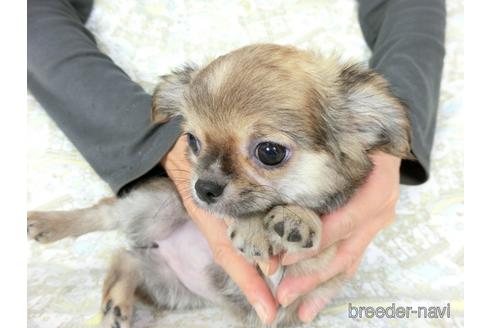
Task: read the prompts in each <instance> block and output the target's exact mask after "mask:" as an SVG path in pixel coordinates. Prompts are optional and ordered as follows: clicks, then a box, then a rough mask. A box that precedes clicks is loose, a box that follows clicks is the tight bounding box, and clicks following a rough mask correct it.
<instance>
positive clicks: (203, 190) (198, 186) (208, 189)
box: [195, 180, 225, 204]
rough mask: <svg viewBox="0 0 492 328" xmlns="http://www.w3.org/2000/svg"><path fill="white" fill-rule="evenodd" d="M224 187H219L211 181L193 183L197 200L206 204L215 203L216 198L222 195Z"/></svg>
mask: <svg viewBox="0 0 492 328" xmlns="http://www.w3.org/2000/svg"><path fill="white" fill-rule="evenodd" d="M224 188H225V186H221V185H219V184H218V183H215V182H213V181H206V180H198V181H197V182H196V183H195V190H196V194H197V195H198V198H200V199H201V200H203V201H204V202H206V203H207V204H211V203H215V202H216V201H217V198H218V197H219V196H220V195H222V192H223V191H224Z"/></svg>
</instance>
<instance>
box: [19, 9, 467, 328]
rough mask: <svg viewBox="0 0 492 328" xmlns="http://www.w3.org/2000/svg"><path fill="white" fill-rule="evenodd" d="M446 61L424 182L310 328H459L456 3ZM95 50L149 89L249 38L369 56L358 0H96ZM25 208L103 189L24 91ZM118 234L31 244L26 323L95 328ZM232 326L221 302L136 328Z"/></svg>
mask: <svg viewBox="0 0 492 328" xmlns="http://www.w3.org/2000/svg"><path fill="white" fill-rule="evenodd" d="M447 11H448V20H447V30H446V58H445V66H444V75H443V81H442V86H441V96H440V106H439V115H438V121H437V132H436V136H435V144H434V150H433V154H432V171H431V178H430V180H429V181H428V182H427V183H425V184H424V185H421V186H415V187H406V186H402V189H401V200H400V203H399V205H398V219H397V221H396V222H395V224H393V225H392V226H390V227H389V228H387V229H386V230H384V231H383V232H382V233H380V234H379V236H378V237H377V238H376V239H375V240H374V242H373V243H372V244H371V245H370V247H369V248H368V250H367V253H366V255H365V258H364V260H363V262H362V264H361V265H360V268H359V271H358V273H357V274H356V276H355V277H354V278H353V280H352V281H351V282H350V283H349V284H348V285H347V286H346V287H345V288H344V289H343V290H342V291H341V292H340V293H339V295H338V297H337V298H335V300H334V301H333V303H332V304H331V305H329V306H328V307H327V308H326V309H325V310H324V311H323V312H322V314H321V316H320V318H319V319H318V320H317V321H315V322H314V323H312V324H311V325H309V327H326V326H330V327H346V326H354V327H367V326H370V327H388V326H391V327H408V326H418V327H444V326H457V327H460V326H462V325H463V306H464V304H463V302H464V301H463V270H464V265H463V243H464V242H463V226H464V222H463V219H464V217H463V116H464V107H463V87H464V80H463V51H464V50H463V46H464V45H463V41H464V37H463V1H461V0H448V1H447ZM87 25H88V28H89V29H90V30H91V31H92V32H93V33H94V35H95V37H96V39H97V41H98V44H99V47H100V48H101V49H102V51H103V52H105V53H107V54H108V55H109V56H110V57H111V58H112V59H113V60H114V61H115V62H116V64H117V65H119V66H120V67H121V68H122V69H123V70H124V71H125V72H126V73H128V74H129V75H130V77H131V78H132V79H133V80H135V81H136V82H138V83H140V84H141V85H142V86H143V87H144V88H145V90H147V91H148V92H149V93H150V92H152V89H153V87H154V85H155V83H156V82H157V79H158V76H160V75H163V74H166V73H168V72H169V71H170V70H171V69H172V68H173V67H176V66H179V65H180V64H182V63H184V62H187V61H194V62H197V63H205V62H207V61H208V60H209V59H212V58H214V57H216V56H218V55H222V54H224V53H226V52H228V51H230V50H233V49H235V48H238V47H241V46H244V45H247V44H251V43H257V42H273V43H279V44H292V45H295V46H298V47H302V48H307V49H315V50H319V51H321V52H322V53H326V54H329V53H331V52H332V51H336V52H338V53H340V54H341V55H342V58H344V59H355V60H358V61H367V60H368V58H369V56H370V51H369V49H368V48H367V46H366V44H365V42H364V39H363V37H362V34H361V31H360V28H359V24H358V21H357V13H356V2H355V1H348V0H332V1H321V0H309V1H300V0H299V1H280V0H274V1H252V0H251V1H248V0H242V1H226V0H214V1H163V0H126V1H118V0H96V1H95V6H94V10H93V12H92V15H91V17H90V19H89V21H88V23H87ZM27 103H28V140H27V142H28V144H27V147H28V151H27V156H28V181H27V182H28V191H27V199H28V208H29V209H45V210H46V209H71V208H76V207H83V206H88V205H91V204H92V203H93V202H95V201H97V200H98V199H100V198H101V197H103V196H107V195H110V194H111V191H110V189H109V187H108V186H106V184H105V183H104V182H103V181H102V180H100V179H99V178H98V176H97V175H96V174H95V173H94V171H93V170H92V169H91V168H90V166H89V165H88V164H87V163H86V162H85V161H84V159H83V158H82V157H81V155H80V154H79V153H78V152H77V151H76V149H75V148H74V147H73V146H72V144H71V143H70V142H69V141H68V140H67V139H66V137H65V136H64V135H63V134H62V132H61V131H60V130H59V129H58V128H57V127H56V125H55V124H54V123H53V122H52V121H51V120H50V119H49V117H48V116H47V115H46V113H45V112H44V110H43V108H42V107H41V106H40V105H39V104H38V103H37V102H36V101H35V100H34V98H33V97H32V96H31V95H30V94H29V93H28V94H27ZM122 244H124V240H123V239H122V237H121V236H120V235H118V234H117V233H115V232H110V233H92V234H89V235H86V236H82V237H80V238H78V239H76V240H63V241H60V242H57V243H55V244H52V245H48V246H43V245H39V244H34V243H32V242H30V244H29V256H28V313H27V316H28V327H43V328H44V327H46V328H52V327H93V326H97V325H98V323H99V316H98V312H99V303H100V293H101V289H102V281H103V278H104V274H105V270H106V267H107V265H108V261H109V258H110V255H111V253H112V250H114V249H115V248H117V247H120V246H121V245H122ZM349 302H350V303H352V305H353V306H357V305H360V306H384V307H387V306H391V304H392V303H396V305H397V306H399V305H401V306H446V305H447V303H450V306H451V318H449V319H444V320H442V319H418V318H411V319H375V318H374V319H358V320H355V319H349V318H348V314H347V306H348V305H347V304H348V303H349ZM212 326H213V327H234V326H239V324H238V323H237V322H236V321H234V319H232V318H229V317H227V316H224V313H223V312H222V311H220V310H219V309H217V308H209V309H203V310H199V311H182V312H176V311H172V312H170V311H164V312H158V311H154V310H153V309H152V308H149V307H146V306H143V305H139V306H138V313H137V317H136V323H135V327H212Z"/></svg>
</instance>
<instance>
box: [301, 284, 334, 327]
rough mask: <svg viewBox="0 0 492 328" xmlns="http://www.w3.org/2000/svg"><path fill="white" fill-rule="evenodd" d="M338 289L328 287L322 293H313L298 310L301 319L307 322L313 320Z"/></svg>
mask: <svg viewBox="0 0 492 328" xmlns="http://www.w3.org/2000/svg"><path fill="white" fill-rule="evenodd" d="M337 291H338V289H337V288H330V289H326V290H323V293H322V294H317V295H313V296H311V297H309V298H308V299H306V300H304V301H303V302H302V303H301V304H300V305H299V308H298V310H297V316H298V317H299V319H300V320H301V321H303V322H306V323H308V322H311V321H312V320H313V319H314V318H315V317H316V315H317V314H318V313H319V312H320V311H321V310H323V309H324V308H325V307H326V305H328V304H329V303H330V302H331V300H332V299H333V297H335V294H336V293H337Z"/></svg>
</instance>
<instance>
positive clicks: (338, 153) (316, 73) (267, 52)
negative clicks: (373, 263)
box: [28, 44, 410, 327]
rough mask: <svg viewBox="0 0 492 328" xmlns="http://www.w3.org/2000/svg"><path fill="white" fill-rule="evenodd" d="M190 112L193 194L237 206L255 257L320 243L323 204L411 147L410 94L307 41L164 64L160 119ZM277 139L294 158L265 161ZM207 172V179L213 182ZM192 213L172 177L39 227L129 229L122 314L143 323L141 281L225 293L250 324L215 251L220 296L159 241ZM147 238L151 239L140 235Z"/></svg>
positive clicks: (214, 204) (162, 296)
mask: <svg viewBox="0 0 492 328" xmlns="http://www.w3.org/2000/svg"><path fill="white" fill-rule="evenodd" d="M178 116H179V117H182V118H183V131H185V132H186V133H188V134H189V138H190V148H191V149H192V151H189V154H188V156H189V159H190V161H191V163H192V172H191V182H190V189H189V192H190V194H191V195H190V196H191V197H193V199H194V201H195V202H196V203H197V205H199V206H201V207H203V208H206V209H207V210H209V211H211V212H213V213H215V214H216V215H218V216H221V217H229V218H233V224H231V226H230V227H229V231H228V233H229V237H230V239H231V241H232V243H233V245H234V246H235V247H236V248H238V250H239V251H240V252H242V253H243V254H244V256H246V257H247V258H248V259H249V260H251V261H258V260H264V259H266V258H267V257H269V256H271V255H274V254H278V253H280V252H283V251H289V252H297V251H303V250H306V249H311V248H316V247H318V246H319V240H320V234H321V223H320V220H319V214H321V213H326V212H330V211H333V210H335V209H336V208H338V207H340V206H342V205H343V204H344V203H346V202H347V200H348V199H349V198H350V197H351V195H352V194H353V193H354V191H355V190H356V189H357V187H359V186H360V185H361V184H362V183H363V182H364V181H365V179H366V178H367V176H368V175H369V173H370V172H371V169H372V167H373V165H372V163H371V161H370V159H369V157H368V154H369V153H370V152H371V151H373V150H382V151H384V152H387V153H389V154H392V155H394V156H398V157H401V158H408V157H410V128H409V121H408V118H407V115H406V111H405V106H404V105H403V104H402V103H401V102H400V101H399V100H398V99H397V98H396V97H394V96H393V95H392V93H391V92H390V90H389V88H388V85H387V83H386V82H385V80H384V79H383V78H382V77H381V76H379V75H378V74H376V73H375V72H373V71H371V70H369V69H366V68H363V67H362V66H360V65H354V64H340V63H339V62H338V60H337V58H334V57H332V58H323V57H321V56H320V55H317V54H314V53H311V52H307V51H303V50H299V49H296V48H293V47H286V46H278V45H268V44H266V45H252V46H248V47H244V48H241V49H238V50H236V51H233V52H231V53H229V54H227V55H224V56H221V57H219V58H217V59H216V60H214V61H212V62H211V63H210V64H209V65H207V66H205V67H203V68H198V67H195V66H191V65H190V66H185V67H184V68H182V69H179V70H176V71H174V72H173V74H171V75H168V76H165V77H163V80H162V82H161V83H160V84H159V85H158V86H157V88H156V91H155V93H154V97H153V108H152V120H153V122H154V123H156V124H159V123H164V122H166V121H168V120H170V119H172V118H173V117H178ZM265 143H268V145H269V146H270V147H271V146H272V145H274V146H276V147H277V151H278V149H279V148H278V147H280V149H281V150H283V153H282V155H284V156H283V157H282V156H280V157H282V160H281V161H280V163H277V164H275V165H265V163H263V162H262V161H261V160H259V155H258V149H259V148H258V147H259V145H265ZM267 151H271V148H269V149H268V150H267ZM200 181H201V182H202V183H203V182H204V181H205V182H206V183H207V184H206V186H205V189H206V190H205V192H204V190H203V188H202V189H200V188H198V184H199V183H200ZM207 188H208V189H207ZM210 188H212V189H210ZM214 188H215V189H214ZM217 188H218V189H217ZM163 202H164V204H165V206H164V207H163V206H162V204H163ZM157 208H160V210H159V211H158V214H157V215H155V211H156V209H157ZM186 225H189V218H188V216H187V214H186V212H185V211H184V209H183V206H182V204H181V202H180V199H179V197H178V196H177V193H176V190H175V189H174V187H173V184H172V183H170V182H169V180H168V179H165V178H160V179H154V180H152V181H150V182H148V183H146V184H144V185H142V186H140V187H139V188H138V189H136V190H134V191H133V192H132V193H130V194H129V195H127V196H125V197H124V198H121V199H113V198H112V199H107V200H103V201H102V202H101V203H99V204H98V205H96V206H94V207H91V208H88V209H82V210H75V211H68V212H30V213H29V214H28V231H29V235H30V236H31V237H32V238H34V239H36V240H37V241H39V242H52V241H55V240H59V239H61V238H64V237H68V236H79V235H81V234H84V233H87V232H90V231H95V230H109V229H121V230H122V231H124V232H125V233H126V234H127V236H128V238H129V239H130V241H131V242H132V244H133V245H135V247H134V248H133V249H131V250H122V251H119V252H118V253H117V254H116V255H115V256H114V258H113V261H112V265H111V268H110V270H109V273H108V275H107V278H106V281H105V284H104V294H103V303H102V304H103V305H102V311H103V313H104V315H105V321H104V322H105V324H107V326H108V327H110V326H111V325H114V324H115V323H118V324H119V326H121V327H125V326H126V327H128V326H129V325H130V322H131V317H132V311H133V299H134V295H135V293H136V292H137V291H138V292H140V293H141V294H142V293H143V294H145V295H146V296H147V298H148V299H150V300H151V301H153V302H154V303H155V304H156V305H158V306H160V307H172V308H195V307H199V306H203V305H205V304H207V303H209V302H212V303H215V304H218V305H220V306H224V307H225V308H227V309H229V310H231V311H232V312H233V313H234V314H236V315H238V316H239V317H240V318H241V320H242V321H243V322H246V323H247V324H248V325H260V321H259V320H258V319H257V317H256V314H255V312H254V310H253V309H252V307H251V306H250V305H249V304H248V302H247V301H246V299H245V298H244V296H243V295H242V294H241V292H240V290H239V289H238V288H237V286H236V285H235V284H234V283H233V282H232V281H231V280H230V279H229V278H228V276H227V275H226V274H225V273H224V272H223V270H222V269H221V268H220V267H218V266H217V265H215V264H214V263H210V264H208V265H207V269H206V272H207V273H206V276H204V277H203V279H204V280H207V281H209V283H210V286H211V289H212V291H211V294H210V295H212V296H210V295H205V296H204V295H198V294H197V293H194V292H192V291H191V290H190V289H189V288H187V287H186V286H184V285H183V283H181V282H180V280H179V278H178V277H177V275H176V273H175V272H173V270H171V269H170V268H169V267H167V266H166V262H165V261H163V260H162V258H160V257H158V256H156V255H155V254H154V252H155V251H154V250H155V248H156V247H158V246H159V241H162V240H166V238H170V236H172V235H173V233H174V232H175V231H177V229H180V228H182V227H183V226H186ZM142 245H146V246H148V247H147V248H145V249H142V248H138V247H137V246H142ZM335 250H336V245H335V246H333V247H330V248H329V249H326V250H324V251H323V252H322V253H321V255H320V256H318V257H317V258H313V259H308V260H305V261H302V262H300V263H298V264H295V265H292V266H289V267H286V268H285V274H291V275H298V274H303V273H306V272H312V271H315V270H316V268H318V267H320V266H321V265H323V264H326V263H327V262H329V261H330V259H331V258H332V256H333V254H334V252H335ZM338 283H339V279H332V280H331V281H330V282H329V283H327V284H325V285H323V286H320V287H319V288H318V289H316V290H315V291H314V292H312V293H310V294H308V295H306V296H304V297H303V298H302V299H307V298H311V297H318V296H320V295H325V294H326V293H328V292H330V291H331V290H333V285H336V284H338ZM300 301H301V300H298V301H297V302H294V303H293V304H291V305H290V306H288V307H287V308H285V309H281V310H280V312H279V315H278V317H277V320H276V322H275V324H274V325H281V326H284V325H289V324H294V323H296V322H298V321H297V320H298V319H297V315H296V309H297V307H298V305H299V302H300Z"/></svg>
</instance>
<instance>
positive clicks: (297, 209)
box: [264, 205, 321, 252]
mask: <svg viewBox="0 0 492 328" xmlns="http://www.w3.org/2000/svg"><path fill="white" fill-rule="evenodd" d="M264 221H265V225H266V227H267V230H268V234H269V239H270V240H271V241H272V244H273V245H277V247H280V248H282V249H283V250H285V251H287V252H299V251H304V250H308V249H316V248H318V247H319V242H320V238H321V220H320V218H319V216H318V214H316V213H315V212H313V211H312V210H310V209H307V208H304V207H301V206H297V205H284V206H276V207H274V208H273V209H272V210H271V211H270V212H269V213H268V214H267V215H266V216H265V219H264Z"/></svg>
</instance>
